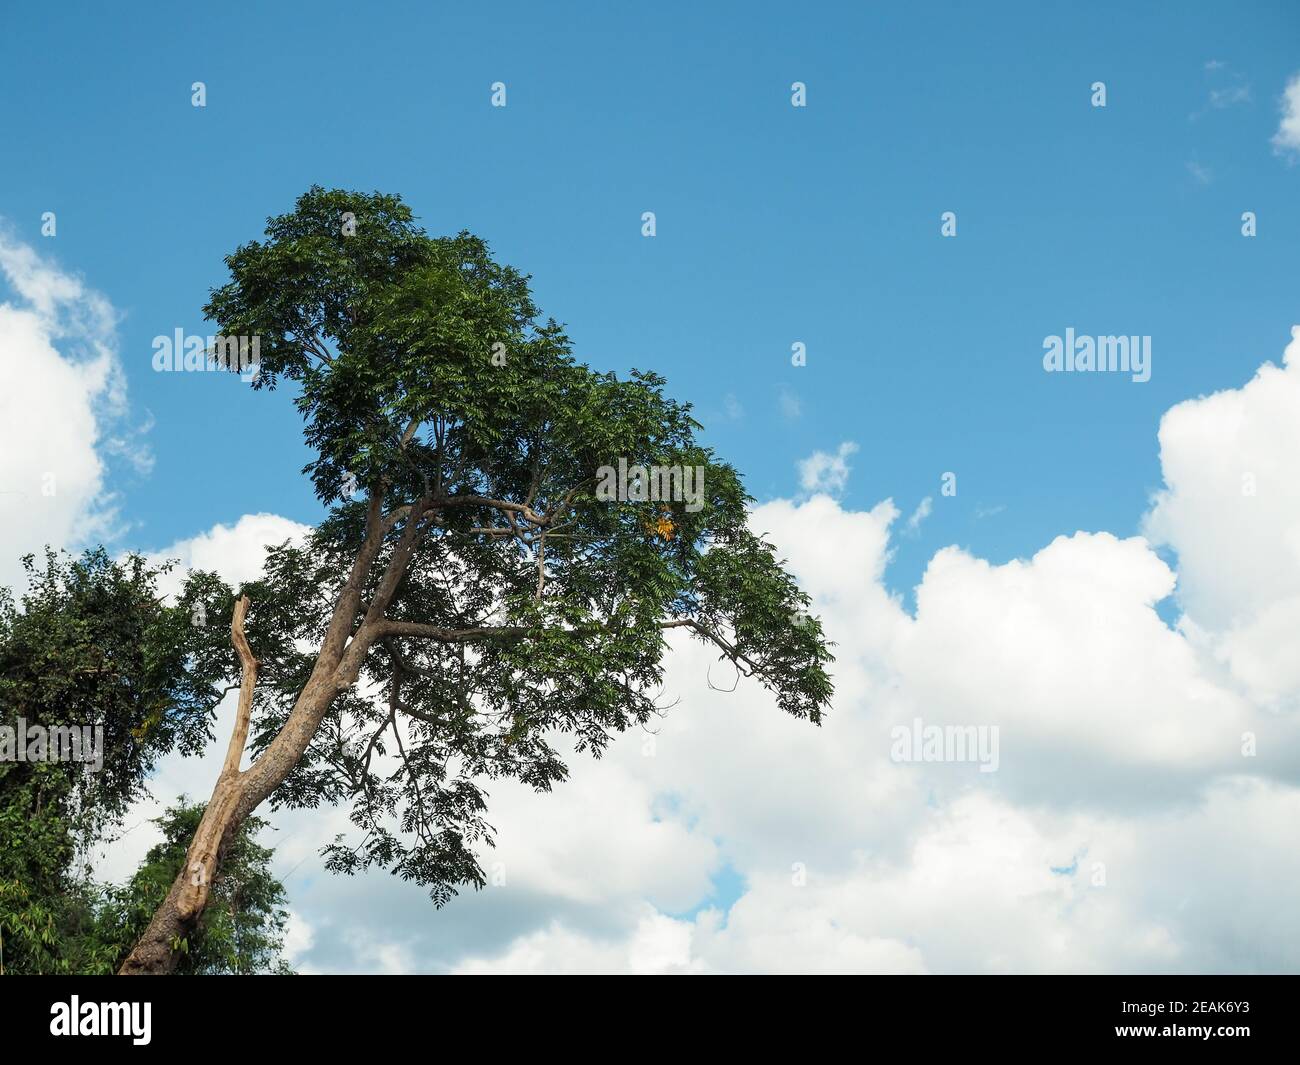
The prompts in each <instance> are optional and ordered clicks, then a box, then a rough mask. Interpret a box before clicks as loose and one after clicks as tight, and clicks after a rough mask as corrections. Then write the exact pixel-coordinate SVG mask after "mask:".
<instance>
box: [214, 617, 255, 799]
mask: <svg viewBox="0 0 1300 1065" xmlns="http://www.w3.org/2000/svg"><path fill="white" fill-rule="evenodd" d="M248 606H249V600H248V596H246V595H241V596H240V597H239V600H238V601H237V602H236V603H235V614H234V617H232V618H231V619H230V640H231V642H232V643H233V644H234V645H235V651H236V652H237V653H238V654H239V661H240V663H241V664H242V666H243V677H242V679H241V680H240V684H239V706H238V708H237V710H236V711H235V731H234V732H232V733H231V735H230V746H229V747H227V748H226V761H225V764H224V765H223V766H222V767H221V775H220V776H219V777H218V778H217V779H218V780H225V779H228V778H232V777H236V776H238V775H239V760H240V759H241V758H242V757H243V756H244V744H245V743H247V742H248V722H249V719H250V718H251V717H252V712H253V686H254V685H255V684H256V683H257V659H256V658H254V657H253V651H252V648H250V647H249V646H248V637H246V636H245V635H244V618H245V617H246V616H247V615H248Z"/></svg>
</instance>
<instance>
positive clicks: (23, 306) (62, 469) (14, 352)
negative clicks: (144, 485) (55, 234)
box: [0, 228, 148, 585]
mask: <svg viewBox="0 0 1300 1065" xmlns="http://www.w3.org/2000/svg"><path fill="white" fill-rule="evenodd" d="M0 276H2V277H3V279H4V288H2V289H0V432H3V434H4V441H5V446H4V447H3V448H0V583H3V584H9V585H13V584H15V583H16V582H18V581H20V579H21V570H20V568H19V563H18V559H19V558H20V556H21V555H22V554H24V553H25V552H28V551H40V550H41V549H42V548H43V547H44V545H46V544H50V545H52V546H55V547H69V548H75V547H78V546H80V545H81V544H83V543H85V542H89V541H91V540H95V539H104V538H107V537H109V536H111V534H112V532H113V531H114V524H115V513H114V505H113V500H112V497H111V495H110V494H109V493H108V492H107V490H106V486H105V482H106V476H107V472H108V466H107V459H108V458H110V457H112V455H113V454H114V453H119V454H120V453H125V454H126V455H127V457H128V458H131V459H133V460H134V461H135V462H136V464H137V465H142V466H147V463H148V456H147V453H146V452H145V451H144V450H143V449H142V448H140V447H139V445H138V444H137V443H134V442H132V441H130V440H129V434H126V433H125V432H124V430H123V428H122V426H123V418H124V415H125V410H126V385H125V378H124V377H123V374H122V368H121V365H120V363H119V361H118V355H117V339H116V332H115V330H116V323H117V315H116V313H115V312H114V310H113V308H112V306H111V305H110V304H109V302H108V301H107V300H106V299H105V298H104V297H103V296H101V295H100V294H98V293H96V292H94V291H92V290H90V289H88V288H87V287H86V286H85V284H84V283H83V282H82V281H81V280H80V279H79V278H76V277H74V276H72V275H71V274H68V273H66V272H64V271H62V270H60V269H59V268H58V267H57V266H55V265H54V264H53V263H51V262H50V261H49V260H47V259H45V258H43V257H42V256H40V255H38V254H37V253H36V252H35V251H34V250H33V249H32V248H31V247H29V246H28V245H26V244H23V243H21V242H19V241H17V240H16V239H14V238H13V237H12V236H10V235H8V234H7V233H6V232H5V231H4V230H3V229H2V228H0Z"/></svg>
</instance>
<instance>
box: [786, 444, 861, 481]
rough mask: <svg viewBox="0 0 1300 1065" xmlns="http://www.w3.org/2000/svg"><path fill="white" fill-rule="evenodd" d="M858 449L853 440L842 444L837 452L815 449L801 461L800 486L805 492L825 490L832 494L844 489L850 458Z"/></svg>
mask: <svg viewBox="0 0 1300 1065" xmlns="http://www.w3.org/2000/svg"><path fill="white" fill-rule="evenodd" d="M857 450H858V445H857V444H855V443H854V442H853V441H852V440H846V441H844V443H842V444H840V446H839V448H838V449H837V450H836V452H835V454H833V455H831V454H828V453H826V452H825V451H814V452H813V453H812V454H811V455H809V456H808V458H806V459H801V460H800V461H799V487H800V488H802V489H803V490H804V491H805V492H825V493H829V494H831V495H834V494H836V493H839V492H842V491H844V486H845V485H846V484H847V483H848V480H849V463H848V458H849V456H850V455H852V454H854V453H855V452H856V451H857Z"/></svg>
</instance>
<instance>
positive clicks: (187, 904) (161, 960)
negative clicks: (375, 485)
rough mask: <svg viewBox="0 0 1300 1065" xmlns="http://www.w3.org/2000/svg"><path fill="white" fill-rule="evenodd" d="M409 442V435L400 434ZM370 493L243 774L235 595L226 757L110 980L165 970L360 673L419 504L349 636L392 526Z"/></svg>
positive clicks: (249, 657) (248, 705) (245, 684)
mask: <svg viewBox="0 0 1300 1065" xmlns="http://www.w3.org/2000/svg"><path fill="white" fill-rule="evenodd" d="M407 435H408V436H409V432H408V434H407ZM380 495H382V493H379V494H376V495H372V497H371V500H370V504H369V506H368V508H367V514H366V538H365V542H364V543H363V544H362V546H361V549H360V551H359V552H358V553H357V557H356V559H355V560H354V561H353V564H352V570H351V572H350V573H349V575H348V580H347V583H346V584H345V585H344V587H343V590H342V591H341V592H340V593H339V597H338V600H337V601H336V603H335V604H334V611H333V615H332V617H331V618H330V624H329V628H328V630H327V631H326V634H325V641H324V643H323V644H322V646H321V649H320V653H319V655H317V658H316V665H315V668H314V669H313V670H312V674H311V677H310V678H309V679H308V681H307V684H306V686H305V687H304V688H303V690H302V691H301V692H299V693H298V698H297V700H296V701H295V702H294V706H293V710H292V711H291V712H290V714H289V718H288V720H287V721H286V722H285V723H284V727H283V728H281V729H280V731H279V733H278V734H277V735H276V737H275V739H274V740H272V741H271V743H270V744H269V745H268V746H267V748H266V749H265V750H264V751H263V752H262V753H261V754H260V755H258V757H257V760H256V761H254V762H253V764H252V765H251V766H249V767H248V768H247V769H245V770H244V771H242V772H240V769H239V762H240V758H241V757H242V755H243V751H244V744H245V741H246V739H247V737H248V723H249V716H250V714H251V711H252V703H253V686H254V684H255V682H256V679H257V660H256V659H255V658H254V657H253V654H252V651H251V650H250V649H249V646H248V641H247V640H246V639H245V638H244V616H245V615H246V614H247V612H248V597H247V596H241V597H240V600H239V602H238V603H237V604H236V606H235V615H234V618H233V619H232V621H231V626H230V628H231V640H232V642H233V643H234V645H235V649H236V650H237V651H238V653H239V658H240V661H241V663H242V666H243V678H242V681H241V684H240V691H239V709H238V713H237V715H236V720H235V730H234V733H233V734H232V736H231V738H230V746H229V748H228V749H227V751H226V760H225V764H224V765H223V767H222V770H221V775H220V776H219V777H218V778H217V783H216V786H215V787H214V788H213V791H212V798H211V799H210V800H209V802H208V807H207V810H206V811H205V812H204V815H203V820H202V821H201V822H200V823H199V828H198V831H197V832H195V834H194V839H193V841H192V842H191V843H190V847H189V851H188V852H187V854H186V856H185V865H184V866H183V867H182V869H181V871H180V873H179V874H177V877H176V880H175V881H174V882H173V884H172V887H171V891H169V892H168V894H167V898H166V899H165V900H164V901H163V904H162V905H161V906H159V907H158V910H157V912H156V913H154V915H153V918H152V920H150V922H149V926H148V927H147V928H146V929H145V931H144V934H143V935H142V936H141V937H140V940H139V942H138V943H136V945H135V947H134V948H133V949H132V951H131V953H130V954H129V955H128V956H127V959H126V961H124V962H123V963H122V967H121V968H120V969H119V970H118V975H119V976H136V975H162V974H166V973H171V972H174V971H175V969H176V966H177V963H178V962H179V961H180V958H181V950H180V943H181V940H183V939H187V938H188V937H189V935H190V934H191V933H192V932H193V931H194V929H195V927H196V926H197V925H198V922H199V918H200V917H201V916H202V915H203V909H204V907H205V906H206V905H207V903H208V893H209V891H210V890H211V886H212V881H213V878H214V877H215V876H216V874H217V870H218V868H219V867H220V865H221V859H222V856H223V855H224V854H225V851H226V849H227V848H228V847H229V846H230V843H231V841H232V840H233V839H234V838H235V835H236V834H237V833H238V832H239V828H240V826H241V825H242V824H243V823H244V821H245V819H246V818H247V817H248V815H249V814H250V813H252V812H253V810H255V809H256V808H257V807H258V806H259V805H260V804H261V803H262V802H263V800H265V799H266V798H267V796H269V795H270V794H271V793H272V792H273V791H275V789H276V788H277V787H279V786H280V784H281V783H282V782H283V781H284V779H285V778H286V777H287V776H288V775H289V773H290V772H292V770H293V767H294V766H295V765H297V764H298V759H300V758H301V757H302V756H303V753H304V752H305V751H306V750H307V748H308V746H309V745H310V744H311V740H312V737H313V736H314V735H315V734H316V730H317V729H318V728H319V727H320V723H321V721H322V720H323V719H324V717H325V714H326V713H327V712H328V710H329V708H330V705H331V704H332V703H333V702H334V699H335V698H336V697H337V696H338V694H339V692H341V691H343V690H344V689H345V688H347V687H348V686H350V685H351V684H352V683H353V681H354V680H355V679H356V677H357V674H358V673H359V672H360V669H361V664H362V661H363V660H364V659H365V656H366V653H367V652H368V651H369V649H370V647H371V645H372V643H373V642H374V640H375V638H376V637H377V636H378V635H379V628H378V625H379V622H381V621H382V619H383V614H384V610H385V609H386V608H387V606H388V603H389V601H390V600H391V598H392V595H393V592H394V590H395V589H396V587H397V583H398V581H399V580H400V579H401V576H402V574H403V573H404V572H405V569H406V565H407V563H408V562H409V560H410V557H411V552H412V550H413V548H414V545H415V541H416V539H417V534H418V529H417V523H418V519H419V517H420V516H421V515H422V514H423V512H424V510H425V509H426V508H427V504H428V500H427V499H425V498H422V499H421V500H420V501H419V502H418V503H417V504H416V505H415V506H414V507H412V508H411V516H410V517H409V518H408V524H407V527H406V529H405V530H404V531H403V533H402V536H401V538H400V540H399V542H398V544H397V546H396V548H395V549H394V552H393V557H392V558H391V559H390V561H389V563H388V565H387V567H386V569H385V571H384V574H383V577H382V578H381V580H380V582H379V587H378V588H377V589H376V592H375V595H374V597H373V598H372V599H371V601H370V603H369V605H368V607H367V609H366V611H365V617H364V618H363V619H362V624H361V626H360V628H358V629H357V630H356V631H355V632H353V631H352V627H353V624H354V622H355V620H356V616H357V613H358V610H359V607H360V604H361V590H362V588H363V586H364V585H365V580H366V577H367V576H368V575H369V573H370V568H371V566H372V565H373V564H374V561H375V559H376V558H377V556H378V554H379V550H380V548H381V546H382V545H383V541H384V536H385V535H386V533H387V532H388V530H389V529H390V528H391V524H392V521H391V520H389V521H385V519H383V517H382V515H381V512H380V502H379V496H380Z"/></svg>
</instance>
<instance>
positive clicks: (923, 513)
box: [903, 496, 934, 536]
mask: <svg viewBox="0 0 1300 1065" xmlns="http://www.w3.org/2000/svg"><path fill="white" fill-rule="evenodd" d="M933 510H934V500H933V499H931V498H930V497H929V496H926V497H925V498H924V499H922V500H921V502H920V503H919V504H917V508H916V509H915V510H914V511H912V515H911V517H909V518H908V519H907V525H906V527H905V528H904V530H903V531H904V532H906V533H907V534H909V535H912V536H914V535H916V533H917V532H918V531H919V530H920V528H921V522H923V521H925V519H926V518H928V517H929V516H930V513H931V512H932V511H933Z"/></svg>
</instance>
